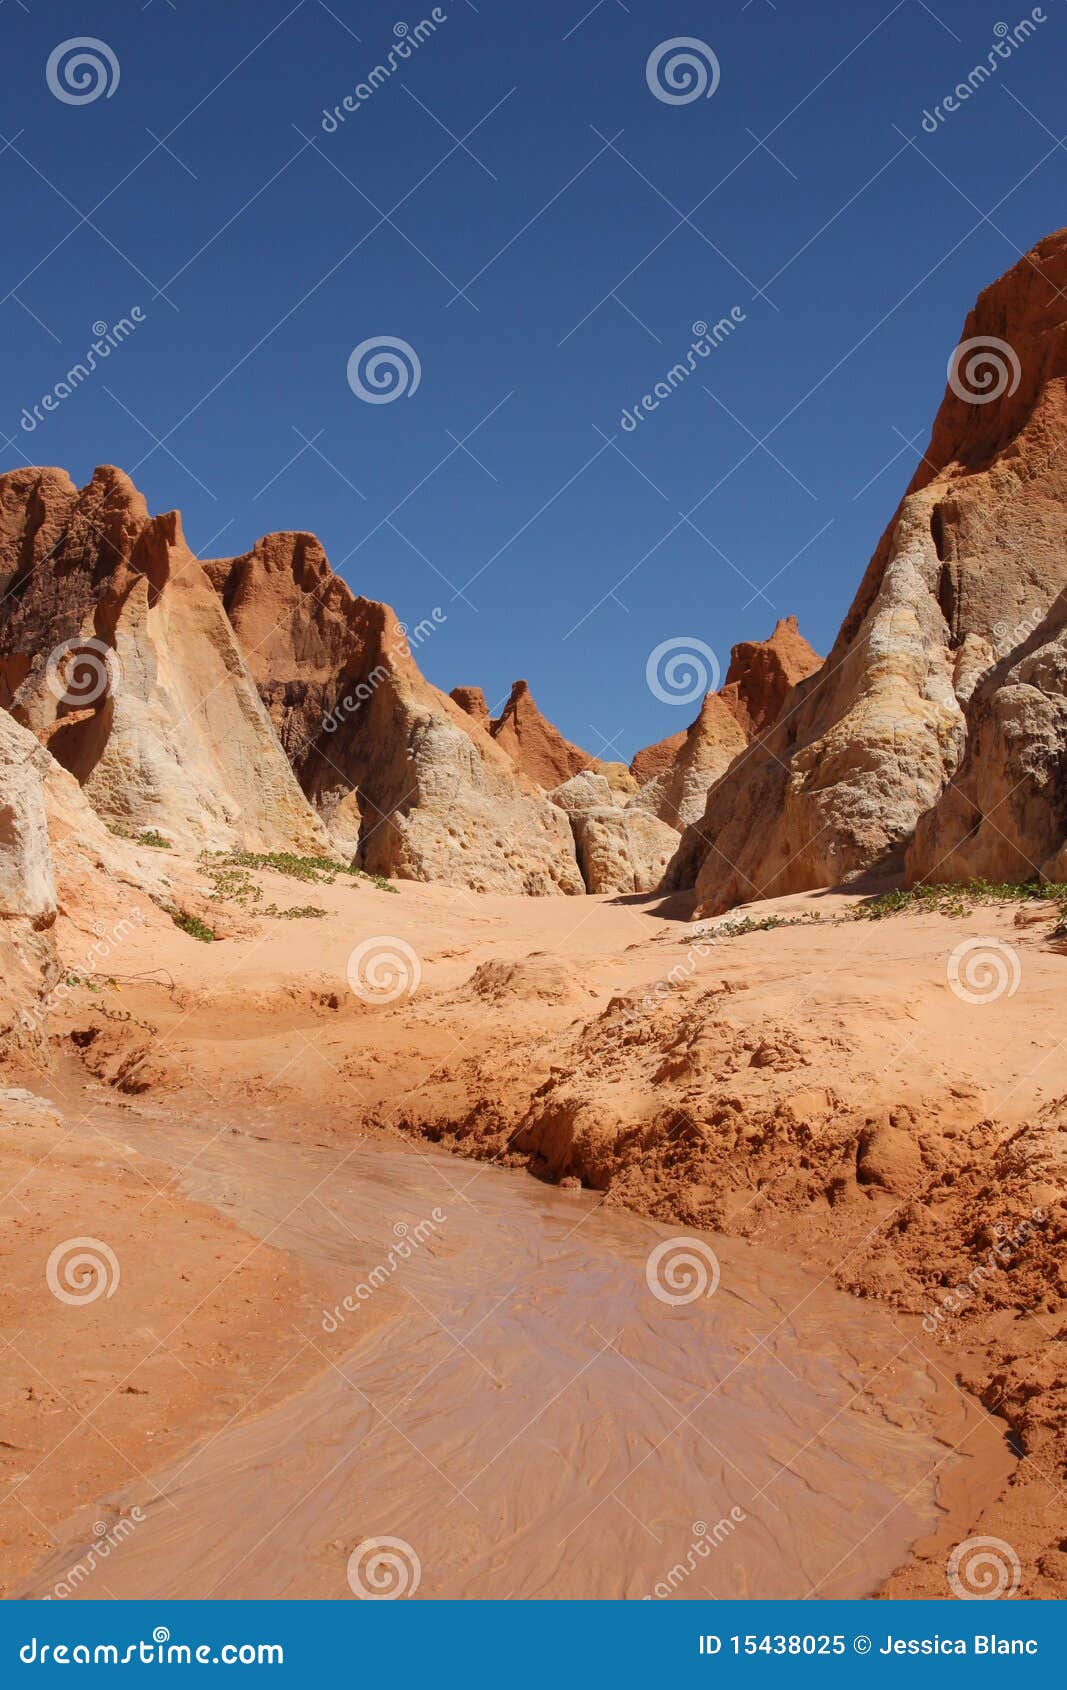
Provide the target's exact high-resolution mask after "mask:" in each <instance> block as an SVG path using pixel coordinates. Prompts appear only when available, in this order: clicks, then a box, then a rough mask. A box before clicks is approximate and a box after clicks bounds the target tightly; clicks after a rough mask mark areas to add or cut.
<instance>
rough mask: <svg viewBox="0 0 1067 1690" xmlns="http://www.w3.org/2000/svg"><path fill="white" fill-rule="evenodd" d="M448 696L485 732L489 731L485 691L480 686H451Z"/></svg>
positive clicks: (489, 720) (489, 721)
mask: <svg viewBox="0 0 1067 1690" xmlns="http://www.w3.org/2000/svg"><path fill="white" fill-rule="evenodd" d="M448 696H449V698H450V699H451V700H452V702H453V704H458V705H459V707H460V709H461V710H463V711H465V712H466V714H467V715H468V716H470V717H471V718H472V719H473V720H474V721H475V722H477V724H478V726H479V727H480V728H484V729H485V731H486V733H489V731H490V728H491V718H490V715H489V706H488V704H487V703H486V702H485V693H484V692H483V691H482V689H481V687H453V688H452V691H451V692H450V693H449V695H448Z"/></svg>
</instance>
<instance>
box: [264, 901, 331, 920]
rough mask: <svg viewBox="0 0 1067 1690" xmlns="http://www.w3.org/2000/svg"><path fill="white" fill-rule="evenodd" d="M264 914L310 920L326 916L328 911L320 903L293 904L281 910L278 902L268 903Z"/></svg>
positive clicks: (288, 918) (286, 918) (283, 918)
mask: <svg viewBox="0 0 1067 1690" xmlns="http://www.w3.org/2000/svg"><path fill="white" fill-rule="evenodd" d="M263 914H264V915H276V916H280V917H281V919H282V920H283V921H310V920H312V919H313V918H316V917H318V916H324V915H325V914H326V911H325V910H324V909H320V907H319V905H318V904H293V905H291V906H290V908H289V909H287V910H280V909H279V908H278V906H277V904H268V905H267V907H266V909H265V910H264V911H263Z"/></svg>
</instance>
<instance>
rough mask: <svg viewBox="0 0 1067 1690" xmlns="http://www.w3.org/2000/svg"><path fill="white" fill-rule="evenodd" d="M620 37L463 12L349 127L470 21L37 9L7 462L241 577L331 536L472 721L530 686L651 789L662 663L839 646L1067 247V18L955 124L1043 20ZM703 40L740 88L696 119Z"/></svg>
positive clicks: (891, 17)
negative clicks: (153, 521)
mask: <svg viewBox="0 0 1067 1690" xmlns="http://www.w3.org/2000/svg"><path fill="white" fill-rule="evenodd" d="M589 4H590V0H542V3H541V4H538V5H536V6H534V5H519V4H506V3H503V0H477V3H476V4H475V3H472V0H446V4H444V5H443V6H441V7H439V8H438V16H439V17H441V19H442V21H440V22H439V23H437V24H436V26H435V27H434V28H433V29H432V30H426V31H423V32H421V33H422V35H423V39H422V40H421V42H420V43H419V44H418V45H417V46H412V47H411V49H410V52H409V54H408V56H407V57H406V58H400V57H397V56H394V61H393V62H394V64H395V66H396V68H395V70H394V71H393V72H392V74H390V75H389V76H388V77H387V78H385V79H380V78H379V79H378V85H377V86H375V87H373V89H372V90H371V91H370V95H369V97H363V98H362V100H361V101H360V102H359V103H358V109H356V110H354V111H350V112H348V113H346V114H345V116H344V121H343V122H337V123H334V124H333V127H332V129H331V127H330V124H329V123H328V124H327V126H326V127H325V128H324V127H323V113H324V109H326V110H332V109H334V108H336V107H337V106H338V105H339V104H340V103H341V102H342V101H343V98H344V96H345V95H346V94H347V95H349V97H350V100H352V99H353V98H354V94H353V91H354V90H355V89H356V88H357V86H358V85H360V84H365V79H366V78H367V76H368V75H369V73H370V72H371V71H372V70H373V67H374V66H375V65H379V64H385V63H386V62H387V57H388V54H389V49H390V47H395V45H396V43H397V42H398V40H400V39H402V37H403V28H402V26H403V25H405V24H406V25H407V29H408V34H409V38H410V36H411V34H412V32H414V31H415V28H416V25H417V24H418V23H419V22H420V19H423V18H430V17H431V8H430V7H429V6H426V7H422V8H421V9H420V8H416V7H413V8H411V9H407V10H405V9H404V7H405V5H406V0H390V5H389V6H383V5H381V4H378V3H369V4H360V5H358V6H353V5H345V4H343V0H330V4H329V5H328V6H327V5H326V4H324V3H323V0H301V3H295V0H255V3H252V0H228V3H227V4H225V5H222V4H219V3H218V0H148V4H147V5H142V4H141V3H140V0H130V3H129V4H122V5H120V4H115V3H113V0H108V3H103V4H101V3H99V0H98V3H95V4H93V5H91V6H90V5H86V4H84V3H72V4H68V3H66V0H59V3H56V0H49V3H48V4H44V3H43V0H24V3H23V0H5V3H4V4H3V6H2V9H0V31H2V43H3V58H2V63H3V67H4V69H3V85H4V91H3V118H2V122H0V131H2V135H3V138H4V139H3V140H0V185H2V192H3V203H4V207H5V220H4V229H5V241H4V248H3V257H2V268H0V280H2V286H0V298H2V301H3V303H2V307H0V364H2V376H0V381H2V406H0V434H2V436H3V437H5V439H6V440H7V444H5V445H4V446H3V447H2V453H3V458H2V462H3V467H5V468H7V467H13V466H15V465H16V464H19V463H23V462H26V461H29V462H33V463H50V464H61V465H63V466H65V467H66V468H67V469H69V471H70V472H71V474H72V475H73V476H74V477H75V479H76V480H78V481H79V482H82V481H84V480H85V479H87V478H88V476H89V475H90V473H91V471H92V468H93V466H94V465H95V464H97V463H101V462H109V461H110V462H115V463H118V464H120V465H121V466H123V467H124V468H126V469H127V470H129V471H130V473H131V474H133V476H134V479H135V480H136V481H137V483H138V485H139V486H140V487H141V489H142V491H143V492H144V494H145V496H146V498H147V500H148V502H149V505H150V507H151V508H153V509H155V510H165V509H169V508H171V507H173V506H178V507H179V508H180V509H181V510H182V513H183V516H184V520H185V526H186V532H187V535H188V537H189V540H190V543H191V544H192V545H193V546H194V548H195V549H196V550H197V551H198V552H200V554H201V555H203V556H214V555H219V554H229V553H234V552H238V551H241V550H243V549H245V548H246V547H247V546H249V545H250V544H251V543H252V541H253V540H254V539H255V538H256V536H257V535H259V534H260V533H263V532H266V531H267V530H270V529H277V528H308V529H312V530H314V531H315V532H316V533H317V534H318V535H319V536H320V538H321V539H322V541H323V543H324V544H325V546H326V548H327V551H328V553H329V555H330V557H331V560H332V561H333V562H334V565H335V567H337V568H338V569H339V570H340V572H341V573H342V574H343V575H344V576H345V578H346V579H347V580H348V581H349V583H350V584H351V586H352V587H353V589H354V590H356V591H358V592H362V593H366V594H369V595H371V596H372V597H375V598H383V599H386V600H388V601H389V602H390V603H391V604H393V605H394V607H395V608H396V610H397V611H398V613H399V614H400V616H401V617H402V618H404V619H405V620H407V621H408V622H409V623H415V622H417V621H419V620H420V619H421V618H427V617H429V616H430V615H431V612H432V611H433V609H434V607H440V609H441V611H443V612H444V613H445V615H446V617H447V620H445V621H443V622H440V624H439V626H438V629H437V631H436V632H435V633H434V634H433V636H432V637H431V638H429V639H427V640H426V641H425V643H424V644H423V645H422V646H421V648H420V650H419V657H420V661H421V662H422V665H423V667H424V669H425V671H426V673H427V674H428V675H429V676H430V678H431V679H432V680H433V681H435V682H436V683H437V684H438V685H440V686H442V687H445V688H449V687H451V686H453V685H456V684H459V683H467V684H470V683H475V684H480V685H482V686H484V688H485V690H486V693H487V695H488V697H489V700H490V703H491V704H497V703H499V702H500V701H501V699H502V698H503V696H504V695H505V694H506V692H507V689H508V686H509V684H510V682H511V680H512V679H513V678H515V677H516V676H520V675H521V676H525V677H526V678H527V679H528V680H529V681H530V683H531V686H532V688H533V690H534V693H535V696H536V697H537V699H538V701H539V703H540V704H541V706H542V708H543V709H544V710H545V711H546V713H548V714H549V715H550V716H551V717H552V718H553V719H554V720H555V721H556V722H557V723H558V724H559V726H560V727H561V728H562V729H563V730H564V731H565V732H566V733H567V734H569V735H570V736H571V737H572V738H574V739H576V740H577V741H579V742H580V743H582V744H583V745H586V746H587V747H588V748H589V749H590V750H592V751H594V752H598V753H600V754H602V755H605V756H612V755H625V756H629V755H630V754H631V753H632V751H633V750H634V749H635V748H636V747H637V746H638V745H640V744H643V743H646V742H648V741H650V740H652V739H656V738H659V737H661V736H662V735H664V734H667V733H672V732H674V731H676V730H677V729H678V728H679V727H680V726H682V725H684V722H685V721H686V720H688V718H689V716H690V715H691V714H692V710H691V708H685V709H679V708H677V707H676V706H675V705H673V704H672V703H666V702H664V701H663V700H662V699H661V698H659V697H657V696H656V694H655V693H654V692H653V691H652V690H651V689H650V688H649V687H648V685H647V684H646V678H645V668H646V659H647V657H648V654H649V652H650V651H651V650H652V649H653V648H654V647H655V646H657V645H658V644H660V643H661V642H662V641H664V640H667V639H671V638H674V637H684V638H686V639H689V640H691V639H698V640H700V641H702V642H703V643H704V644H705V645H707V646H708V647H710V648H711V649H712V650H713V651H714V652H715V653H716V654H718V656H719V657H720V659H721V661H722V663H723V665H725V663H726V661H727V659H728V655H729V648H730V646H731V644H732V643H733V642H734V641H736V640H738V639H743V638H752V637H762V636H764V635H766V634H767V633H768V632H769V630H770V627H771V626H772V625H773V622H774V619H775V617H776V616H777V615H785V614H788V613H791V612H795V613H796V614H797V615H798V616H799V617H800V622H801V627H802V628H803V630H804V631H805V632H806V633H807V635H808V637H809V638H810V639H811V640H812V642H813V643H814V644H815V645H816V646H817V647H818V648H819V649H820V650H826V649H827V648H828V647H829V645H830V643H831V642H832V639H833V636H834V634H835V632H836V629H837V626H838V623H839V621H840V619H841V617H842V614H843V612H844V610H845V608H846V607H847V604H848V602H849V600H850V598H851V596H852V594H853V592H854V590H855V587H856V585H857V583H858V581H859V579H860V576H861V573H862V571H863V568H864V566H865V564H866V562H867V559H868V557H869V555H870V552H871V551H872V549H873V547H874V544H875V542H876V541H877V538H878V536H879V534H880V532H881V530H882V528H883V527H884V525H885V523H886V521H887V519H888V517H889V516H890V514H891V512H892V510H893V508H894V506H895V504H896V502H897V500H898V499H899V497H900V494H901V492H902V490H903V487H904V485H905V484H906V482H907V481H908V479H909V478H910V476H911V474H912V471H913V469H914V465H915V463H916V461H917V456H918V454H919V453H920V452H921V450H922V448H923V447H924V445H925V443H926V440H927V438H928V434H929V427H930V423H931V421H932V418H933V414H934V411H935V409H936V406H937V404H938V402H939V400H940V397H941V393H942V391H943V389H944V384H945V370H946V363H947V359H948V357H949V355H950V353H951V351H952V349H953V347H954V345H955V344H956V341H957V339H958V336H959V333H960V329H961V327H962V323H963V318H964V315H965V312H966V310H967V309H968V307H969V306H970V304H971V303H972V301H973V299H974V296H975V294H976V293H977V291H978V290H979V289H980V288H981V287H983V286H984V285H985V284H986V283H987V282H989V281H991V280H992V279H993V278H994V277H995V276H997V275H999V274H1000V273H1001V272H1002V271H1003V270H1005V269H1007V268H1008V267H1009V266H1010V265H1011V264H1012V263H1013V262H1014V261H1015V259H1016V258H1017V257H1018V256H1019V255H1020V254H1021V253H1022V252H1024V251H1025V250H1026V249H1027V248H1028V247H1029V246H1031V245H1032V244H1033V243H1034V242H1035V241H1036V240H1038V239H1039V238H1040V237H1041V236H1042V235H1044V234H1046V233H1048V232H1049V231H1050V230H1052V229H1054V228H1057V227H1059V226H1060V225H1061V224H1062V223H1063V222H1064V221H1065V220H1067V219H1065V215H1064V207H1065V206H1067V193H1065V189H1067V153H1065V150H1064V148H1063V147H1060V146H1059V145H1058V135H1059V128H1060V123H1061V117H1062V109H1063V99H1062V93H1063V75H1062V68H1063V65H1064V63H1065V62H1067V14H1065V8H1064V4H1063V0H1045V4H1044V6H1043V7H1039V8H1038V11H1039V12H1041V13H1042V14H1043V16H1044V18H1045V20H1046V21H1044V22H1042V23H1039V25H1038V27H1037V28H1036V31H1035V33H1034V36H1033V38H1032V39H1029V40H1025V41H1023V42H1022V44H1021V45H1020V46H1019V47H1018V48H1017V50H1015V51H1013V52H1011V54H1010V56H1009V57H1007V58H1003V59H997V60H996V64H997V69H996V72H995V74H992V75H991V76H990V77H989V78H988V80H986V81H984V82H982V83H981V84H980V85H979V86H978V87H977V88H976V90H975V92H974V94H973V97H971V98H970V99H969V100H968V101H967V102H966V103H961V104H960V105H959V109H958V110H956V111H955V112H950V113H948V114H946V115H945V118H944V121H943V122H935V123H934V124H933V127H934V130H935V132H934V133H929V132H927V131H926V130H924V128H923V114H924V111H927V112H929V111H932V109H933V108H934V106H935V105H938V104H939V103H941V102H942V101H943V98H944V96H945V94H946V93H950V92H951V90H952V89H953V88H954V87H955V86H956V84H957V83H959V82H960V81H961V80H962V79H964V78H965V77H966V76H967V74H968V72H969V71H970V70H971V68H972V67H973V66H974V65H975V64H976V63H977V62H979V61H982V62H987V55H988V54H989V52H990V49H991V48H992V47H993V45H994V43H995V42H996V41H997V40H998V39H1002V36H1003V31H1002V30H1000V29H997V27H996V26H998V25H1001V24H1007V25H1009V26H1010V27H1012V28H1014V26H1015V25H1016V24H1017V23H1018V21H1019V19H1021V18H1023V17H1029V16H1030V8H1029V7H1027V6H1024V5H1021V4H1018V5H1017V7H1016V8H1013V9H1008V10H1006V9H1004V8H1003V7H1002V8H1000V9H996V8H993V7H988V6H986V5H984V4H980V3H978V4H976V3H975V0H936V4H931V5H926V4H923V3H922V0H900V3H899V4H896V5H893V6H889V5H888V4H887V3H883V0H856V3H854V4H848V5H843V4H837V5H823V4H818V5H816V4H800V3H799V0H775V3H774V4H773V5H772V4H770V0H748V4H742V0H726V3H724V4H722V5H716V6H710V5H701V4H693V3H689V0H686V3H680V4H677V5H675V4H672V3H670V0H657V3H653V0H626V3H625V5H623V4H622V0H601V3H600V4H599V5H596V6H593V8H592V10H589V9H588V8H589ZM583 14H585V15H584V16H583ZM398 27H399V33H398ZM80 36H91V37H94V38H96V39H98V40H100V41H103V42H104V43H106V45H107V47H108V48H109V49H110V53H111V55H112V58H113V61H114V62H115V63H116V64H117V67H118V80H117V83H116V82H115V74H114V69H113V66H112V65H110V64H107V63H105V64H104V65H103V70H104V73H105V76H104V81H105V83H106V85H107V86H109V87H111V90H112V91H111V93H110V94H106V93H104V92H101V93H100V95H99V97H97V98H95V99H92V100H84V101H81V102H80V103H70V102H69V101H65V100H62V99H60V98H57V97H56V95H55V94H54V93H53V92H52V91H51V89H50V87H49V83H48V78H47V76H46V65H47V63H48V60H49V56H50V54H52V52H53V49H55V48H56V47H58V46H59V45H60V44H61V43H62V42H64V41H66V40H69V39H71V38H74V37H80ZM357 37H358V38H359V39H357ZM681 37H687V38H692V39H695V40H697V41H698V42H701V43H703V44H704V45H705V47H707V48H709V49H710V50H711V52H712V53H713V54H714V59H715V62H716V64H717V67H718V82H717V86H716V87H715V89H714V93H713V94H712V95H711V97H706V96H701V97H699V98H696V99H693V100H690V101H687V102H686V103H670V102H667V101H664V100H662V99H660V98H658V97H657V96H656V95H655V94H654V93H653V91H652V89H651V87H650V85H649V80H648V77H647V75H646V67H647V65H648V61H649V56H650V54H652V53H653V52H654V50H655V49H656V48H657V47H658V46H659V44H660V43H663V42H665V41H669V40H673V39H675V38H681ZM97 56H98V58H99V57H100V55H99V54H98V55H97ZM668 62H669V56H668ZM707 62H708V64H709V66H710V60H708V61H707ZM53 75H54V79H55V78H61V76H62V71H61V69H60V70H58V71H56V72H54V73H53ZM713 80H714V78H711V81H713ZM710 85H711V83H710V81H709V86H710ZM59 86H60V87H63V86H64V84H63V83H62V81H61V80H60V82H59ZM77 86H78V85H77V84H75V90H76V89H77ZM69 91H70V90H69V89H68V92H69ZM668 91H669V90H668ZM683 91H684V90H683ZM364 92H365V94H366V87H365V90H364ZM342 110H343V108H342ZM928 127H929V126H928ZM7 142H10V143H11V144H10V145H5V143H7ZM134 306H137V307H139V309H140V312H141V314H142V315H143V318H144V320H143V322H142V323H140V324H139V326H137V327H136V328H135V331H134V333H133V334H131V335H130V336H129V337H128V338H127V339H126V340H125V341H124V342H123V344H122V345H121V346H118V347H117V348H116V349H115V351H114V352H113V354H112V355H111V357H110V358H109V359H108V360H107V361H106V363H104V364H102V365H101V367H100V368H99V369H97V370H96V371H94V372H93V373H92V375H91V376H90V378H89V379H88V380H86V381H85V382H84V383H82V384H81V385H80V386H78V388H77V390H76V391H75V392H73V393H72V394H71V395H70V397H69V398H66V399H64V400H62V402H60V403H58V404H57V405H56V407H55V409H54V410H52V411H50V412H49V413H48V414H47V415H44V416H43V420H42V421H40V422H39V423H38V426H37V427H36V428H35V429H34V430H33V431H32V432H27V430H26V429H25V428H24V427H22V426H21V424H20V418H21V417H22V416H23V412H24V408H27V409H29V410H30V411H31V412H32V408H33V406H34V405H35V404H39V402H40V400H41V398H42V396H43V394H44V393H45V392H47V391H50V390H51V389H52V388H53V387H54V385H55V383H57V382H58V381H61V379H62V377H63V376H64V374H65V372H66V370H67V369H68V368H69V367H70V365H71V364H72V363H73V362H75V361H76V360H78V359H80V358H84V356H85V354H86V352H87V350H88V348H89V345H90V343H91V341H92V340H93V338H94V328H93V325H94V324H96V323H106V324H111V323H114V322H116V321H118V320H119V319H120V318H122V317H123V316H128V315H129V313H130V311H131V309H132V308H133V307H134ZM731 309H734V310H735V319H734V320H735V327H734V330H733V332H732V333H731V334H730V335H729V336H728V337H726V338H725V339H723V340H722V342H721V344H720V345H719V346H718V347H717V349H716V350H715V352H714V353H713V354H712V355H711V356H710V357H709V358H707V359H706V360H700V359H697V360H695V364H696V368H695V370H694V373H693V375H692V376H691V377H688V376H687V379H686V380H685V381H684V383H681V384H679V385H678V386H676V387H675V388H674V389H673V390H672V391H671V392H670V397H669V398H667V399H665V400H664V401H663V403H662V404H661V405H660V406H659V408H658V409H656V410H655V411H654V412H652V413H651V414H649V415H647V416H646V417H645V418H644V420H643V421H642V423H641V424H640V426H639V427H637V428H634V429H633V430H632V431H629V432H628V431H627V430H624V429H623V428H622V427H621V426H620V419H621V416H622V413H623V411H624V409H625V408H628V407H632V406H633V405H635V404H636V403H637V402H638V401H639V400H640V399H641V397H642V395H643V394H644V393H646V392H650V391H653V390H654V387H655V384H656V382H657V381H660V380H662V379H663V378H664V376H665V375H666V372H667V371H668V370H669V369H670V368H671V367H672V366H674V365H675V364H677V363H678V362H679V361H680V360H681V361H684V360H685V358H686V354H687V353H688V351H689V349H690V347H691V345H692V342H693V339H694V330H693V325H694V323H699V322H706V323H709V324H710V323H714V322H716V321H717V320H719V319H721V318H723V317H724V316H728V315H729V313H730V312H731ZM381 337H393V338H394V339H399V340H402V341H404V342H406V343H407V344H408V345H409V346H410V347H411V348H413V349H414V353H415V355H416V357H417V360H418V366H419V371H420V374H419V380H418V385H417V388H415V389H414V391H411V392H410V393H408V394H406V395H404V396H401V397H397V398H396V399H395V400H393V401H392V402H389V403H384V404H371V403H367V402H365V401H363V400H361V399H360V398H359V397H358V396H357V394H356V393H355V392H353V389H352V387H351V386H350V385H349V382H348V379H347V369H348V364H349V359H350V355H351V354H352V352H353V350H354V348H356V347H357V346H358V345H360V344H362V343H363V342H365V341H368V340H376V339H380V338H381Z"/></svg>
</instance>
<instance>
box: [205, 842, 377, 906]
mask: <svg viewBox="0 0 1067 1690" xmlns="http://www.w3.org/2000/svg"><path fill="white" fill-rule="evenodd" d="M200 861H201V862H202V863H204V864H206V865H208V872H209V873H210V875H211V877H212V879H213V880H215V882H216V892H214V893H212V896H213V897H215V896H218V897H221V898H225V897H234V898H236V899H237V900H238V901H239V902H243V901H245V900H247V899H249V898H253V896H254V897H255V898H258V897H259V895H260V894H259V892H258V890H256V889H255V887H254V885H253V882H252V881H251V880H249V878H248V874H247V871H248V870H249V869H273V870H274V872H275V873H276V874H284V875H287V876H288V877H289V879H290V880H304V881H308V882H310V883H311V884H312V885H313V886H332V885H333V883H334V881H335V880H336V879H337V877H338V876H339V875H340V876H342V877H343V879H344V880H345V881H346V882H347V883H348V884H349V885H353V884H358V882H359V881H361V880H369V881H370V882H371V884H372V885H373V886H376V887H377V888H378V890H379V891H380V892H395V891H396V887H395V886H391V885H390V884H389V882H388V880H386V879H385V877H384V875H381V874H364V872H363V870H362V869H359V868H356V867H355V865H354V864H352V863H341V862H338V861H337V859H336V857H298V856H296V855H295V854H294V853H293V852H291V851H205V852H204V853H203V855H202V856H201V858H200ZM242 870H243V871H244V879H243V880H241V879H239V878H237V873H238V871H242ZM231 875H232V877H233V878H230V879H227V878H226V877H227V876H231ZM227 887H232V888H235V889H234V890H227ZM267 913H269V912H267Z"/></svg>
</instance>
